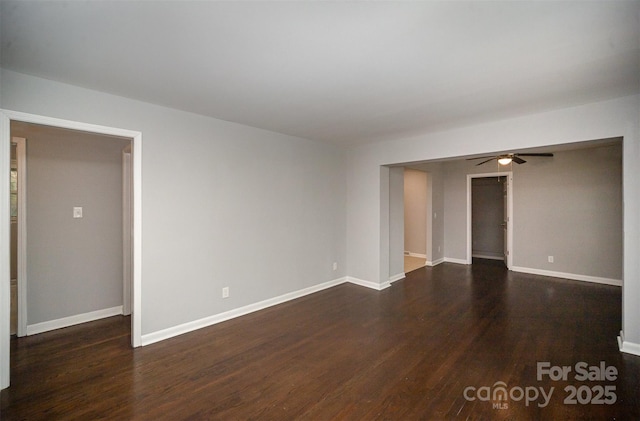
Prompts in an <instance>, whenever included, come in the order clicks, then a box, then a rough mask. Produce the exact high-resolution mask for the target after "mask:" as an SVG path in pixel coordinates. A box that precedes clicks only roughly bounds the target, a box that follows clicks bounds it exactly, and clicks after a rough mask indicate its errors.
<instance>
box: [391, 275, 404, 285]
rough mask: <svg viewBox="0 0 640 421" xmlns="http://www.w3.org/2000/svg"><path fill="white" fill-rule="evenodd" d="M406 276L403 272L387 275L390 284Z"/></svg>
mask: <svg viewBox="0 0 640 421" xmlns="http://www.w3.org/2000/svg"><path fill="white" fill-rule="evenodd" d="M406 277H407V275H406V274H405V273H404V272H402V273H398V274H396V275H393V276H391V277H389V283H390V284H392V283H394V282H396V281H399V280H400V279H404V278H406Z"/></svg>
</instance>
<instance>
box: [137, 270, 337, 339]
mask: <svg viewBox="0 0 640 421" xmlns="http://www.w3.org/2000/svg"><path fill="white" fill-rule="evenodd" d="M346 282H348V281H347V277H346V276H345V277H343V278H339V279H334V280H332V281H328V282H325V283H322V284H318V285H314V286H311V287H308V288H304V289H301V290H298V291H294V292H290V293H288V294H283V295H280V296H278V297H274V298H269V299H267V300H264V301H259V302H257V303H254V304H249V305H246V306H244V307H240V308H235V309H233V310H229V311H225V312H224V313H220V314H215V315H213V316H209V317H204V318H202V319H199V320H194V321H192V322H188V323H184V324H181V325H178V326H174V327H170V328H167V329H162V330H159V331H156V332H152V333H148V334H146V335H142V346H145V345H151V344H153V343H156V342H160V341H163V340H165V339H169V338H173V337H174V336H178V335H182V334H185V333H189V332H193V331H194V330H198V329H202V328H204V327H208V326H212V325H215V324H218V323H222V322H226V321H227V320H231V319H235V318H236V317H241V316H244V315H247V314H249V313H253V312H256V311H259V310H264V309H266V308H269V307H272V306H275V305H278V304H282V303H286V302H287V301H291V300H295V299H296V298H301V297H304V296H305V295H309V294H313V293H314V292H319V291H322V290H324V289H327V288H331V287H334V286H337V285H341V284H344V283H346Z"/></svg>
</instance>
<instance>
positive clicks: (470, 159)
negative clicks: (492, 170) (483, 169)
mask: <svg viewBox="0 0 640 421" xmlns="http://www.w3.org/2000/svg"><path fill="white" fill-rule="evenodd" d="M486 158H491V159H493V158H496V156H495V155H494V156H477V157H475V158H467V161H473V160H474V159H486ZM478 165H479V164H478Z"/></svg>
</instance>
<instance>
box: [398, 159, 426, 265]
mask: <svg viewBox="0 0 640 421" xmlns="http://www.w3.org/2000/svg"><path fill="white" fill-rule="evenodd" d="M427 186H428V183H427V173H426V172H424V171H419V170H414V169H410V168H405V169H404V271H405V273H407V272H411V271H413V270H416V269H419V268H421V267H424V266H426V264H427V242H428V241H427V239H428V238H429V237H430V234H429V233H428V232H427V231H428V230H427V222H428V217H427V215H428V210H427V206H428V191H427V190H428V187H427Z"/></svg>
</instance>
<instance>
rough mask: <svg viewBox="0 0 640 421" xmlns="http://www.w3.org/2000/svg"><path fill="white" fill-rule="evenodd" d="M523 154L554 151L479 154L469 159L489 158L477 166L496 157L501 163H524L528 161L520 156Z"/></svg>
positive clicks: (534, 154)
mask: <svg viewBox="0 0 640 421" xmlns="http://www.w3.org/2000/svg"><path fill="white" fill-rule="evenodd" d="M521 156H553V154H552V153H506V154H502V155H494V156H479V157H476V158H467V161H472V160H474V159H486V158H488V159H486V160H485V161H482V162H481V163H479V164H476V166H478V165H482V164H486V163H487V162H489V161H493V160H494V159H497V160H498V163H499V164H500V165H509V164H510V163H511V162H515V163H516V164H524V163H525V162H527V161H525V160H524V159H522V158H520V157H521Z"/></svg>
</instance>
